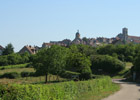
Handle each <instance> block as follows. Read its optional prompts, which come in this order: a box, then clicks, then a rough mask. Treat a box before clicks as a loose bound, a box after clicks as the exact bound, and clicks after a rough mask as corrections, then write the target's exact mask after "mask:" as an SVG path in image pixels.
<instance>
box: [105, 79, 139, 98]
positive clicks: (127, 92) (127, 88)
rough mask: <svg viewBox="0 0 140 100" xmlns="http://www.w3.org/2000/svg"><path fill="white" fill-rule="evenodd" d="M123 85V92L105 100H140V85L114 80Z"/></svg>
mask: <svg viewBox="0 0 140 100" xmlns="http://www.w3.org/2000/svg"><path fill="white" fill-rule="evenodd" d="M113 81H114V82H115V83H119V84H121V90H120V91H118V92H117V93H115V94H113V95H111V96H109V97H107V98H105V99H103V100H140V84H136V83H132V82H123V81H122V80H113Z"/></svg>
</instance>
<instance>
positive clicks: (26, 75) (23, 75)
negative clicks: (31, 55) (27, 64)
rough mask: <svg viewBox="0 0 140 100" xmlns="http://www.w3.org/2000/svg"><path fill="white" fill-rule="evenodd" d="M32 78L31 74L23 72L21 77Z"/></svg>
mask: <svg viewBox="0 0 140 100" xmlns="http://www.w3.org/2000/svg"><path fill="white" fill-rule="evenodd" d="M29 76H30V72H25V71H24V72H21V77H29Z"/></svg>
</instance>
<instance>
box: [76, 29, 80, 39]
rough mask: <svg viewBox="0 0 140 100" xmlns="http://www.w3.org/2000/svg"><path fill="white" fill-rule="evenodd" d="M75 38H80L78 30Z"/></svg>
mask: <svg viewBox="0 0 140 100" xmlns="http://www.w3.org/2000/svg"><path fill="white" fill-rule="evenodd" d="M75 38H76V39H79V38H80V33H79V30H77V33H76V36H75Z"/></svg>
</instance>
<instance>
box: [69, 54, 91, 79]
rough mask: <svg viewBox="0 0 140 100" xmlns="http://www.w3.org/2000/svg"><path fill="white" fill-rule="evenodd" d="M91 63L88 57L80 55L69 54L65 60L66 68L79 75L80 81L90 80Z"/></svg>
mask: <svg viewBox="0 0 140 100" xmlns="http://www.w3.org/2000/svg"><path fill="white" fill-rule="evenodd" d="M90 66H91V62H90V59H89V58H88V57H86V56H85V55H84V54H81V53H71V54H70V56H69V58H68V60H67V68H68V69H70V70H73V71H75V72H79V73H80V79H90V78H91V74H92V72H91V69H90Z"/></svg>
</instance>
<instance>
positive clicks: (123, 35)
mask: <svg viewBox="0 0 140 100" xmlns="http://www.w3.org/2000/svg"><path fill="white" fill-rule="evenodd" d="M117 38H119V39H120V41H122V42H124V44H126V43H134V44H139V43H140V37H138V36H129V35H128V29H127V28H123V29H122V33H120V34H118V35H117Z"/></svg>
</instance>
